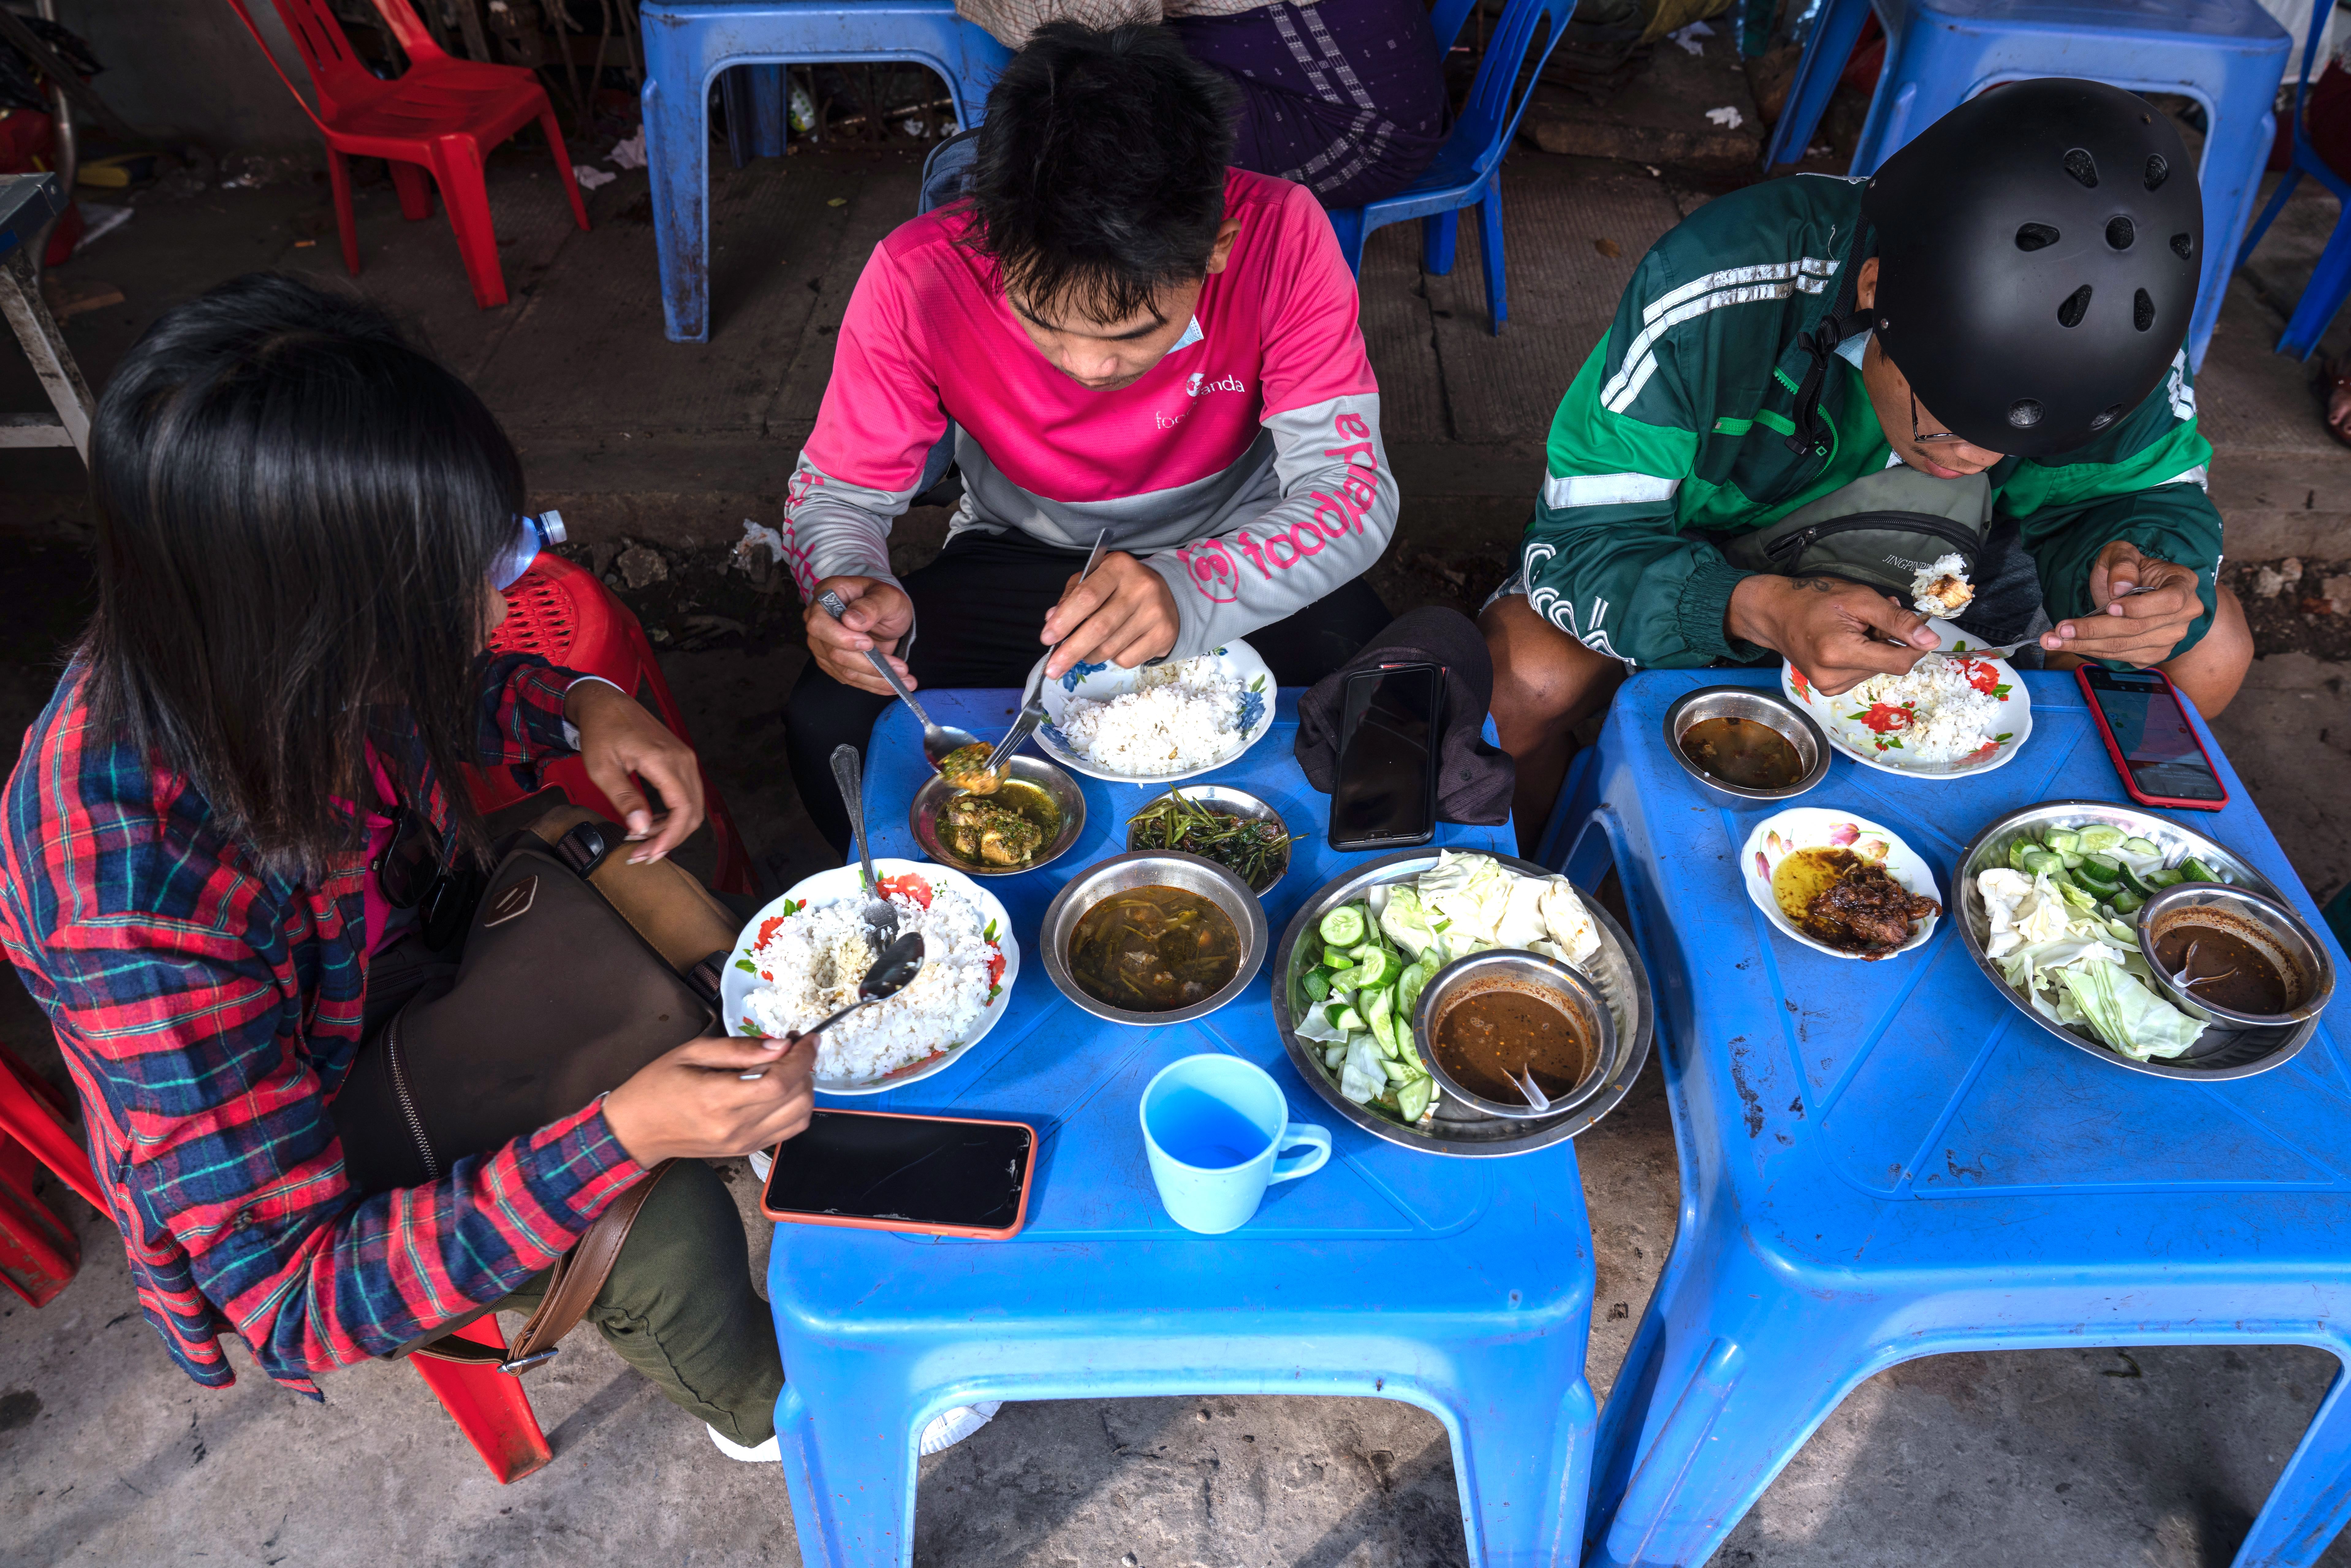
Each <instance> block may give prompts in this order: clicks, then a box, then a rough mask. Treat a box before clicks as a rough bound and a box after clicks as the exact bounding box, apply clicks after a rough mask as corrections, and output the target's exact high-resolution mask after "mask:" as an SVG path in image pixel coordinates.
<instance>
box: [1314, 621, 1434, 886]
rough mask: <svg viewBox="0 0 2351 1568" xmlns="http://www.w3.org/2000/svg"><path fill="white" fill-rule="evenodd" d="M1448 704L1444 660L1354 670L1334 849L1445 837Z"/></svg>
mask: <svg viewBox="0 0 2351 1568" xmlns="http://www.w3.org/2000/svg"><path fill="white" fill-rule="evenodd" d="M1444 704H1445V669H1444V666H1443V665H1441V664H1383V665H1382V666H1380V667H1379V668H1378V669H1376V670H1357V671H1356V672H1355V673H1354V674H1351V675H1349V676H1348V677H1347V679H1346V683H1345V685H1343V687H1342V688H1341V694H1340V705H1339V773H1338V777H1337V778H1336V779H1333V780H1332V789H1331V847H1332V849H1334V850H1378V849H1395V848H1398V847H1401V846H1403V845H1406V844H1425V843H1426V842H1428V841H1429V840H1431V839H1433V838H1435V837H1436V836H1437V737H1438V736H1439V735H1440V734H1441V733H1442V731H1443V725H1444Z"/></svg>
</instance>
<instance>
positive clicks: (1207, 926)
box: [1038, 850, 1272, 1028]
mask: <svg viewBox="0 0 2351 1568" xmlns="http://www.w3.org/2000/svg"><path fill="white" fill-rule="evenodd" d="M1271 945H1272V941H1271V932H1270V929H1269V928H1268V926H1267V925H1266V920H1265V908H1264V906H1263V905H1262V904H1259V903H1258V901H1257V895H1256V894H1252V893H1251V892H1249V884H1248V883H1244V882H1242V881H1241V879H1240V878H1239V877H1238V876H1236V875H1234V874H1233V873H1231V872H1230V871H1228V870H1227V869H1226V868H1225V867H1223V866H1220V865H1218V864H1217V862H1214V861H1212V860H1208V859H1207V858H1205V857H1204V856H1200V855H1190V854H1184V853H1181V852H1172V851H1165V850H1146V851H1137V852H1133V853H1129V854H1123V855H1113V856H1112V857H1111V858H1110V859H1108V860H1106V861H1103V862H1101V863H1100V864H1098V865H1092V866H1089V867H1087V868H1086V869H1085V870H1084V871H1082V872H1081V873H1078V874H1077V875H1076V876H1074V877H1072V878H1071V879H1070V883H1069V884H1068V885H1067V886H1065V887H1063V888H1062V889H1061V894H1060V895H1059V896H1058V897H1056V898H1055V899H1054V900H1053V903H1052V905H1051V906H1050V908H1048V909H1047V910H1046V911H1045V922H1044V926H1043V929H1042V930H1041V931H1040V933H1039V936H1038V946H1040V947H1041V948H1042V949H1043V950H1044V959H1045V973H1047V974H1048V975H1050V976H1051V977H1053V984H1054V985H1055V986H1056V987H1058V988H1060V989H1061V994H1062V995H1063V996H1065V997H1067V998H1070V1000H1071V1001H1073V1002H1075V1003H1077V1004H1078V1006H1080V1007H1081V1008H1083V1009H1086V1011H1088V1012H1090V1013H1092V1014H1093V1015H1094V1017H1096V1018H1100V1019H1109V1020H1110V1021H1111V1022H1113V1023H1130V1024H1139V1025H1142V1026H1144V1027H1145V1028H1156V1027H1158V1026H1159V1025H1161V1024H1170V1023H1187V1022H1189V1021H1190V1020H1192V1019H1197V1018H1206V1017H1207V1015H1208V1014H1210V1013H1212V1012H1215V1011H1216V1010H1217V1009H1218V1008H1220V1007H1223V1006H1224V1005H1225V1004H1226V1003H1227V1002H1229V1001H1231V1000H1232V999H1233V998H1235V997H1238V996H1239V995H1240V994H1241V992H1242V991H1244V990H1246V989H1248V988H1249V982H1250V981H1251V980H1253V979H1255V978H1256V977H1257V972H1258V969H1259V967H1260V966H1262V965H1263V964H1264V963H1265V955H1266V950H1267V948H1269V947H1270V946H1271Z"/></svg>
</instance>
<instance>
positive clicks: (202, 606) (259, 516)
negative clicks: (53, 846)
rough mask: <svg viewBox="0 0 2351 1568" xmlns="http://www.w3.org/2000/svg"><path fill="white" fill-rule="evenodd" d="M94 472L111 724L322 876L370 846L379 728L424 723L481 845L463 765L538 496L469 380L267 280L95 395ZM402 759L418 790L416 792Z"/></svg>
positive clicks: (427, 740) (364, 312) (138, 360)
mask: <svg viewBox="0 0 2351 1568" xmlns="http://www.w3.org/2000/svg"><path fill="white" fill-rule="evenodd" d="M89 465H90V494H91V497H92V500H93V502H94V508H93V509H94V510H95V512H96V514H97V518H98V613H97V615H96V617H95V618H94V619H93V620H92V621H91V622H90V625H89V631H88V632H86V633H85V634H84V637H83V640H82V643H81V648H80V657H81V660H82V662H83V663H84V664H85V665H86V666H87V669H88V680H89V706H90V711H91V716H92V717H93V719H95V720H96V721H97V722H99V724H102V725H106V726H110V727H119V728H120V730H121V731H124V732H127V733H128V735H129V736H130V737H131V740H132V741H133V742H134V743H135V744H136V745H137V746H138V747H140V748H141V752H142V754H143V755H145V756H146V757H147V758H149V759H150V762H151V764H152V766H155V767H158V768H164V769H168V770H171V771H172V772H176V773H178V774H181V775H183V776H184V777H185V778H187V779H189V780H190V781H191V782H193V784H194V785H195V787H196V788H197V789H199V790H200V791H201V792H202V793H203V794H204V798H205V799H206V800H208V801H209V802H210V804H211V806H212V809H213V812H214V821H215V823H216V825H218V826H220V827H221V828H223V829H224V830H225V831H228V832H229V833H230V834H232V835H233V836H235V837H236V838H238V839H240V840H242V841H245V842H246V843H248V844H250V845H251V846H252V847H253V848H254V849H255V850H256V852H258V853H259V854H260V855H261V856H262V857H263V859H264V860H265V862H266V863H268V864H269V865H270V866H272V867H273V868H274V869H278V870H282V871H286V872H288V873H297V872H298V873H317V872H318V871H319V870H321V869H322V868H323V867H324V866H325V864H326V862H328V860H329V857H331V856H334V855H336V854H338V853H341V852H349V851H350V850H351V849H352V848H354V847H356V846H357V845H358V843H359V842H360V838H361V830H360V819H359V817H358V816H357V815H356V814H355V813H354V811H353V810H352V807H353V804H354V803H355V802H365V801H370V800H373V799H374V798H375V796H374V786H373V782H372V780H371V777H370V770H369V768H368V765H367V740H368V736H369V732H370V727H371V721H372V722H374V723H376V724H379V725H381V724H382V723H383V722H384V721H385V720H386V718H387V717H388V716H400V715H402V712H403V710H404V715H405V717H406V720H407V721H408V722H411V723H413V727H414V730H415V733H416V734H417V735H418V736H419V737H421V738H422V741H423V746H422V761H423V763H425V764H427V765H429V766H430V767H431V768H432V769H433V770H434V772H435V773H436V774H437V775H438V777H439V779H440V780H441V783H442V785H443V789H444V794H445V795H446V797H447V799H448V802H449V805H450V808H451V811H452V814H453V819H454V821H455V823H456V826H457V830H458V833H459V837H460V839H461V841H465V842H467V843H469V844H471V845H473V846H475V847H476V848H478V845H479V840H480V826H479V821H478V818H477V817H476V816H475V813H474V812H473V811H472V810H471V808H470V806H469V804H468V803H467V800H466V797H465V787H464V783H463V780H462V777H461V775H460V774H459V771H458V768H459V766H460V765H461V764H462V763H464V762H465V761H467V760H468V759H470V758H471V757H472V755H473V751H474V725H475V714H474V711H473V708H474V703H473V698H474V696H475V693H474V690H473V679H472V670H473V667H474V661H475V654H476V653H477V652H478V651H479V649H480V646H481V641H482V634H483V630H484V612H485V611H486V608H487V599H486V593H487V584H488V573H489V571H490V570H491V567H492V564H493V560H494V558H495V556H496V552H497V550H498V549H499V548H500V546H501V545H502V544H503V543H504V542H505V541H507V540H508V539H510V538H512V536H513V532H514V528H515V517H516V515H517V513H518V512H519V511H520V510H521V508H522V504H523V477H522V464H521V461H520V459H519V458H517V456H516V455H515V450H514V447H513V445H512V444H510V443H509V442H508V441H507V437H506V433H505V432H504V431H502V430H501V429H499V427H498V423H497V421H496V419H495V418H493V417H492V415H491V413H490V411H489V410H488V409H486V408H485V407H484V406H483V405H482V402H481V400H480V399H479V398H477V397H475V395H474V393H473V392H472V391H471V390H470V389H468V388H467V387H466V386H465V383H464V382H461V381H459V380H458V379H457V378H456V376H455V375H454V374H452V373H451V372H450V371H448V370H446V369H445V368H444V367H443V366H442V365H440V364H438V363H437V362H435V361H434V360H433V359H431V358H430V357H428V356H427V355H425V354H423V353H421V352H419V351H418V350H416V349H414V348H413V347H411V346H410V345H409V343H408V342H407V341H406V340H405V339H404V338H403V336H402V333H401V330H400V329H399V328H398V327H397V326H396V325H395V324H394V323H393V322H392V319H391V318H389V317H388V316H386V315H384V314H383V313H382V312H381V311H380V310H378V309H377V308H374V307H373V306H371V305H369V304H367V303H365V302H363V301H361V300H360V299H357V298H350V297H349V296H344V295H338V294H329V293H325V292H322V291H320V290H319V289H318V288H315V287H311V286H310V285H308V284H307V283H302V282H299V281H298V280H296V279H294V278H291V277H280V276H274V275H269V274H254V275H252V276H249V277H240V278H238V279H236V280H235V282H233V283H227V284H224V285H222V286H221V287H218V288H215V289H214V290H213V291H212V292H211V293H209V294H206V295H204V296H203V297H202V298H198V299H194V300H192V301H190V302H189V303H187V304H185V305H181V306H177V307H175V308H172V309H171V310H169V311H167V312H165V313H164V315H163V316H162V318H161V319H158V320H157V321H156V322H155V324H154V325H153V326H152V327H150V328H149V329H147V332H146V334H145V336H143V337H141V339H140V340H139V342H138V344H137V345H136V346H135V347H134V348H133V349H132V350H131V354H130V357H129V358H128V359H126V360H125V361H123V362H122V366H121V368H120V370H118V371H116V372H115V374H114V378H113V379H112V380H111V381H110V382H108V383H107V387H106V391H105V393H104V395H103V396H101V397H100V398H99V402H98V413H97V418H96V421H95V423H94V424H93V426H92V429H91V432H90V446H89ZM382 760H383V761H384V763H385V764H386V766H388V767H390V768H393V769H394V770H395V773H404V774H406V775H408V776H406V777H402V778H401V779H400V782H401V785H402V789H403V793H408V792H409V791H412V790H413V789H414V788H415V787H416V786H417V785H418V783H419V782H420V780H419V779H418V778H417V777H416V774H417V773H418V772H419V771H420V770H419V769H417V768H414V767H413V766H412V765H409V764H407V763H405V762H404V760H403V758H402V757H401V756H399V755H397V754H394V753H391V752H387V753H385V754H384V755H383V757H382ZM409 798H410V799H412V800H413V799H414V798H415V797H414V796H413V794H410V795H409Z"/></svg>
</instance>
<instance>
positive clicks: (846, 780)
mask: <svg viewBox="0 0 2351 1568" xmlns="http://www.w3.org/2000/svg"><path fill="white" fill-rule="evenodd" d="M832 781H833V782H834V783H835V784H838V785H840V786H841V804H842V805H843V806H846V807H847V808H848V809H849V831H850V834H851V836H852V837H853V838H854V839H856V841H857V863H858V864H859V865H861V866H862V867H863V868H864V875H865V905H864V907H863V908H862V909H860V910H859V911H858V912H857V913H858V915H859V916H860V918H862V920H863V921H864V922H865V928H866V929H867V930H869V931H871V932H872V933H873V946H875V947H877V948H879V947H887V946H890V944H891V943H893V942H894V941H896V940H897V939H898V906H897V905H896V904H893V903H891V902H890V900H889V898H888V897H887V896H886V895H885V894H883V891H882V883H881V882H880V880H879V879H878V878H876V877H875V876H874V874H873V856H872V853H870V852H868V851H867V849H866V847H865V789H864V781H863V779H862V769H861V768H860V767H859V765H858V761H857V747H853V746H847V745H843V746H836V747H833V748H832Z"/></svg>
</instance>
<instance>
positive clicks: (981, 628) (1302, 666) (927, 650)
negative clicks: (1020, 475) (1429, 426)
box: [784, 530, 1391, 857]
mask: <svg viewBox="0 0 2351 1568" xmlns="http://www.w3.org/2000/svg"><path fill="white" fill-rule="evenodd" d="M1085 564H1086V552H1085V551H1084V550H1081V549H1060V548H1059V547H1057V546H1053V545H1048V544H1042V543H1040V542H1039V541H1038V540H1035V539H1032V538H1029V536H1028V535H1026V534H1020V533H1010V532H1008V533H1004V534H987V533H981V532H979V531H977V530H973V531H971V532H967V533H961V534H957V535H956V537H955V538H952V539H950V540H948V541H947V547H946V549H943V550H941V551H940V552H939V555H938V559H936V560H934V561H932V562H931V564H930V565H928V566H926V567H924V568H923V569H922V570H919V571H912V572H909V573H907V574H906V576H905V579H904V585H905V589H906V596H907V597H908V598H909V599H911V600H913V601H914V631H915V636H914V649H913V651H912V653H909V654H908V655H907V657H906V666H907V668H909V669H910V670H912V671H913V672H914V679H915V680H916V682H918V683H919V685H918V686H917V688H916V690H917V691H918V692H920V691H925V690H929V689H932V688H943V689H944V688H954V687H958V686H977V687H1002V686H1016V687H1017V686H1019V685H1024V684H1026V683H1027V681H1028V679H1029V670H1030V668H1031V667H1033V666H1034V665H1035V664H1036V663H1037V659H1038V656H1039V655H1040V654H1041V653H1044V651H1045V645H1044V644H1043V643H1040V642H1039V641H1038V640H1037V634H1038V632H1039V631H1040V629H1041V628H1042V627H1043V626H1044V624H1045V616H1046V612H1049V611H1050V610H1051V609H1052V608H1053V606H1054V605H1056V604H1058V603H1060V602H1061V593H1062V590H1063V589H1064V588H1065V587H1066V586H1067V585H1068V583H1069V580H1070V579H1071V577H1073V576H1075V575H1076V574H1077V572H1078V571H1079V570H1081V569H1082V568H1083V567H1084V566H1085ZM1390 619H1391V617H1390V616H1389V614H1388V612H1387V607H1386V606H1385V605H1384V604H1382V603H1381V602H1380V596H1379V595H1378V594H1377V593H1375V592H1374V591H1372V585H1371V584H1370V583H1368V582H1366V581H1364V580H1363V579H1362V578H1360V577H1359V578H1356V579H1355V580H1353V581H1352V582H1347V583H1343V584H1342V585H1341V586H1340V587H1338V588H1335V589H1333V590H1332V591H1331V592H1330V593H1328V594H1326V595H1325V596H1323V597H1322V599H1319V600H1317V601H1315V602H1313V603H1311V604H1309V605H1307V606H1306V607H1305V608H1304V609H1302V610H1301V611H1299V612H1297V613H1296V614H1294V615H1291V616H1290V617H1289V618H1287V619H1286V620H1281V621H1277V622H1273V623H1272V624H1271V625H1270V626H1260V627H1259V628H1258V629H1257V630H1256V631H1254V632H1250V633H1249V646H1250V647H1252V648H1254V649H1256V650H1257V653H1258V657H1259V658H1260V659H1263V660H1264V661H1265V662H1266V666H1267V668H1269V669H1270V670H1271V671H1272V672H1273V678H1274V681H1275V682H1276V684H1278V685H1285V686H1304V685H1313V684H1314V683H1315V682H1316V681H1319V680H1321V679H1322V677H1323V676H1324V675H1327V674H1330V673H1331V672H1332V671H1333V670H1335V669H1337V668H1338V667H1339V666H1340V665H1342V664H1345V663H1346V662H1347V661H1348V660H1349V659H1351V658H1353V656H1354V653H1355V650H1356V649H1358V648H1361V647H1362V646H1363V645H1364V643H1368V642H1370V641H1371V640H1372V639H1373V638H1374V637H1375V636H1377V635H1378V634H1379V632H1380V631H1381V629H1382V628H1384V627H1385V626H1386V625H1387V623H1388V622H1389V620H1390ZM896 700H897V699H896V698H894V697H889V696H882V695H876V694H874V693H872V692H863V691H860V690H858V689H857V688H856V687H854V686H845V685H841V683H840V682H839V681H836V680H834V679H833V678H832V677H831V675H829V674H825V672H824V667H823V666H822V665H820V664H818V663H817V662H816V661H815V660H814V659H810V661H809V664H808V668H806V669H805V670H802V671H801V672H800V678H799V681H798V683H796V684H795V685H793V687H792V692H791V695H790V696H789V697H788V698H786V699H785V702H784V747H785V753H786V755H787V756H788V757H789V758H790V759H791V767H792V782H793V784H794V785H796V786H797V787H798V788H799V792H800V803H801V804H802V805H803V806H805V807H807V808H808V814H809V817H810V820H811V821H814V822H815V823H816V825H817V831H820V832H821V833H823V834H824V836H825V840H826V841H827V842H829V843H831V845H832V847H833V848H834V849H836V850H838V851H840V852H841V853H842V855H843V856H844V857H845V856H846V855H847V854H848V852H849V813H848V812H847V811H846V810H843V809H842V807H841V791H840V789H839V788H838V787H837V786H836V785H835V784H834V783H833V781H832V748H833V747H836V746H839V745H841V744H842V743H843V742H847V743H848V744H849V745H852V746H854V747H857V749H858V751H859V752H860V753H861V754H862V752H863V751H864V749H865V741H866V737H869V736H871V735H872V733H873V721H874V720H875V719H877V718H879V717H881V716H882V710H883V709H884V708H886V707H888V706H890V705H891V704H892V703H893V702H894V701H896Z"/></svg>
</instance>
